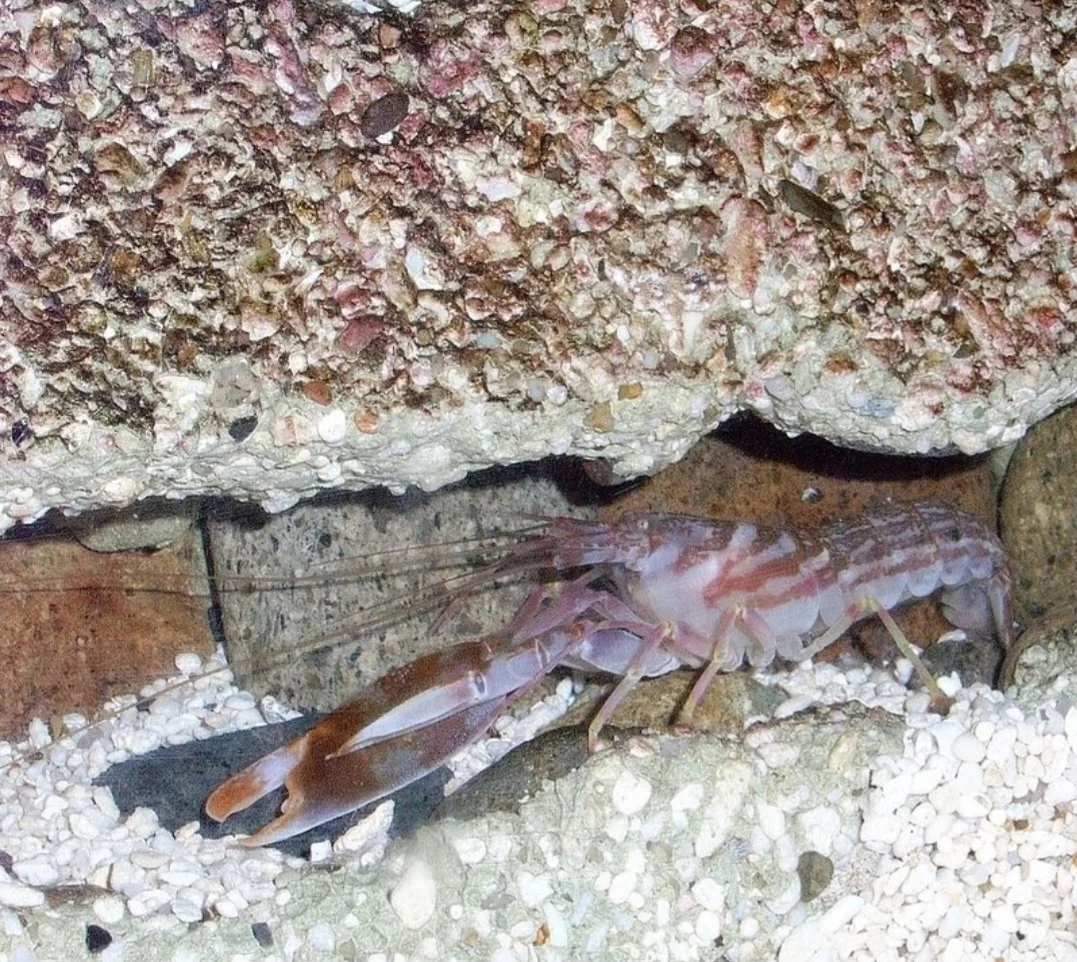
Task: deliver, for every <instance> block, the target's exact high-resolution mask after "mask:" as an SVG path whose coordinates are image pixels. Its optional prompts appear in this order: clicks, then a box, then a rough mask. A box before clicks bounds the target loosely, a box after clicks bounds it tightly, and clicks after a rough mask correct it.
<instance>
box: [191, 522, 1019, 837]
mask: <svg viewBox="0 0 1077 962" xmlns="http://www.w3.org/2000/svg"><path fill="white" fill-rule="evenodd" d="M521 572H523V573H526V572H535V573H544V574H552V575H555V576H557V577H559V578H561V579H562V580H561V581H560V583H558V584H555V585H554V586H545V585H544V586H542V587H539V588H536V589H535V590H534V591H533V592H532V594H531V595H530V596H529V597H528V599H527V601H526V602H525V603H524V605H523V606H522V608H521V609H520V611H519V612H518V613H517V614H516V616H515V617H514V618H513V619H512V621H511V623H510V624H509V625H508V626H507V627H506V628H505V629H503V630H501V631H497V632H494V633H492V634H491V635H490V636H488V637H486V638H484V639H482V640H480V641H474V642H465V643H463V644H458V645H455V646H453V647H450V648H447V649H445V650H442V651H439V652H436V653H434V654H431V655H427V656H424V657H422V658H419V659H417V660H416V661H413V662H412V663H410V664H408V665H405V666H403V667H402V668H399V669H396V670H394V671H392V672H389V673H388V674H387V675H385V676H384V677H383V678H382V679H380V680H379V681H378V682H376V683H375V684H373V685H371V686H369V687H368V688H367V689H366V690H365V691H364V692H363V693H362V694H361V695H360V696H359V697H358V698H357V699H355V700H354V701H352V702H349V703H348V704H347V705H345V706H344V707H342V708H340V709H338V710H337V711H336V712H334V713H332V714H331V715H330V716H328V717H327V718H326V719H324V720H323V721H322V722H321V723H320V724H319V725H317V726H316V727H315V728H313V729H311V730H310V731H309V732H307V733H306V734H304V735H303V736H301V737H300V738H298V739H296V740H295V741H293V742H291V743H289V744H288V745H286V746H284V747H283V748H280V749H278V750H277V751H275V752H272V753H271V754H269V755H267V756H265V757H264V758H262V759H260V760H258V761H256V762H255V763H254V764H252V765H250V766H249V767H248V768H247V769H245V770H244V771H242V772H240V773H239V774H237V775H235V776H233V777H232V778H230V779H228V780H227V781H226V782H224V783H223V784H222V785H220V786H219V787H218V788H217V789H216V790H215V791H214V792H213V793H212V795H211V796H210V797H209V799H208V801H207V803H206V811H207V813H208V814H209V815H210V816H211V817H212V818H214V819H216V820H218V821H223V820H224V819H226V818H228V817H229V816H230V815H232V814H234V813H235V812H238V811H241V810H243V809H245V808H246V807H248V806H249V805H251V804H252V803H253V802H255V801H257V800H258V799H259V798H261V797H263V796H264V795H265V794H267V793H268V792H270V791H272V790H274V789H276V788H277V787H279V786H280V785H282V784H283V785H284V786H285V787H286V788H287V790H288V798H287V800H286V802H285V805H284V807H283V814H282V815H281V816H280V817H279V818H277V819H276V820H274V821H273V822H271V823H270V824H269V825H267V826H265V827H264V828H263V829H262V830H261V831H259V832H257V833H256V834H255V835H253V836H251V837H249V838H247V839H245V840H243V842H242V844H244V845H248V846H256V845H264V844H270V843H272V842H275V841H278V840H281V839H284V838H288V837H290V836H292V835H296V834H299V833H300V832H303V831H306V830H307V829H309V828H312V827H314V826H316V825H319V824H321V823H323V822H326V821H328V820H330V819H332V818H335V817H337V816H339V815H342V814H345V813H347V812H350V811H353V810H355V809H357V808H359V807H361V806H363V805H366V804H368V803H369V802H372V801H375V800H377V799H379V798H382V797H384V796H385V795H388V794H390V793H391V792H393V791H395V790H396V789H398V788H400V787H402V786H404V785H406V784H408V783H410V782H412V781H414V780H416V779H418V778H420V777H421V776H422V775H424V774H425V773H427V772H429V771H431V770H432V769H434V768H436V767H438V766H440V765H441V764H443V763H444V762H445V761H447V760H448V759H449V758H450V757H452V756H453V755H454V754H456V753H457V752H459V751H460V750H461V749H463V748H465V747H466V746H467V745H468V744H469V743H471V742H472V741H474V740H475V739H477V738H478V737H480V736H481V735H482V734H483V733H484V732H485V731H486V730H487V728H488V727H489V726H490V725H491V724H492V723H493V721H494V720H495V719H496V717H497V716H498V715H500V714H501V713H502V712H503V711H504V710H505V708H506V707H508V705H509V704H511V702H512V701H513V700H514V699H516V698H518V697H519V696H520V695H521V693H523V692H525V691H527V690H528V689H529V688H530V687H531V686H532V685H533V684H535V683H536V682H537V681H538V680H539V679H541V678H542V677H543V676H544V675H545V674H546V673H548V672H549V671H550V670H552V669H553V668H554V667H555V666H557V665H567V666H571V667H575V668H579V669H583V670H586V671H592V672H598V673H603V674H610V675H615V676H619V679H620V680H619V681H618V683H617V684H616V685H615V686H614V688H613V690H612V692H611V693H610V694H609V695H608V696H607V698H606V700H605V701H604V702H603V704H602V706H601V707H600V709H599V711H598V713H597V715H596V716H595V718H594V720H593V722H592V723H591V727H590V730H589V746H590V747H591V749H592V750H594V749H595V748H596V747H597V744H598V738H599V733H600V732H601V729H602V727H603V726H604V725H605V723H606V722H607V721H608V720H609V718H610V716H611V715H612V713H613V711H614V709H615V708H616V706H617V705H618V703H619V702H620V701H621V700H623V698H624V697H625V695H626V694H627V693H628V692H629V690H630V689H631V688H632V687H633V686H634V685H635V684H636V683H637V682H638V681H639V680H640V679H641V678H643V677H651V676H656V675H660V674H664V673H666V672H668V671H671V670H673V669H674V668H676V667H678V666H681V665H684V666H688V667H690V668H694V669H697V670H698V671H699V675H698V678H697V681H696V683H695V685H694V687H693V688H692V690H691V692H690V694H689V696H688V699H687V701H686V703H685V705H684V710H683V717H684V719H685V720H690V718H691V714H692V711H693V709H694V707H695V706H696V704H697V703H698V701H699V699H700V698H701V697H702V695H703V694H704V693H705V691H706V689H707V687H708V686H709V685H710V683H711V682H712V681H713V679H714V677H715V675H716V674H717V673H718V672H720V671H722V672H728V671H734V670H736V669H737V668H738V667H740V666H741V665H742V664H743V663H744V662H747V663H748V664H750V665H751V666H753V667H756V668H761V667H765V666H767V665H769V664H771V663H772V662H773V661H774V660H775V659H776V658H779V657H780V658H783V659H786V660H788V661H793V662H796V661H802V660H805V659H807V658H810V657H812V656H814V655H816V654H818V653H819V652H821V651H822V650H823V649H825V648H826V647H827V646H829V645H830V644H832V643H833V642H834V641H836V640H837V639H838V638H839V637H840V636H841V635H842V634H844V633H845V631H846V630H848V628H849V627H850V626H851V625H853V624H854V623H856V622H858V621H860V620H863V619H866V618H870V617H878V618H879V619H880V620H881V621H882V622H883V624H884V625H885V626H886V628H887V629H888V630H889V632H890V634H891V635H892V637H893V638H894V640H895V642H896V643H897V644H898V646H899V647H900V648H901V650H902V651H903V652H904V653H905V654H906V656H907V657H909V658H910V660H912V661H913V663H914V665H917V666H918V670H920V672H921V674H922V677H923V678H924V681H925V683H926V684H927V685H928V687H929V688H931V689H932V690H933V691H934V692H935V693H938V689H937V687H936V686H935V683H934V680H933V679H932V678H931V676H930V675H929V674H928V673H927V671H926V669H924V668H923V666H922V665H920V663H919V660H918V659H917V658H916V655H915V653H914V652H913V651H912V649H911V647H910V646H909V643H908V641H907V640H906V639H905V638H904V636H903V635H902V633H901V631H900V629H899V628H898V626H897V625H896V623H895V622H894V621H893V618H892V617H891V615H890V611H891V609H893V608H896V607H898V606H900V605H902V604H904V603H905V602H907V601H910V600H912V599H915V598H921V597H926V596H928V595H932V594H935V593H937V592H938V593H940V595H941V602H942V608H943V613H944V615H945V616H946V618H947V619H948V620H949V621H950V622H951V623H952V624H953V625H954V626H955V627H958V628H962V629H966V630H968V631H969V632H972V633H975V634H977V635H982V634H994V635H995V637H996V638H997V639H998V640H999V641H1000V642H1001V643H1002V645H1003V646H1004V647H1005V648H1007V649H1008V648H1009V647H1010V646H1011V645H1012V643H1013V618H1012V613H1011V576H1010V571H1009V567H1008V565H1007V561H1006V557H1005V554H1004V552H1003V549H1002V545H1001V544H1000V542H999V541H998V539H997V538H996V537H995V535H994V534H993V533H992V532H991V531H990V530H989V528H988V527H987V526H986V525H985V524H983V523H982V522H981V521H979V520H977V519H975V518H973V517H971V516H970V515H968V514H966V513H964V512H962V511H960V510H958V509H956V508H953V507H950V506H948V505H944V504H935V503H930V502H916V503H911V504H900V505H899V504H893V505H888V506H885V507H882V508H879V509H876V510H874V511H872V512H870V513H868V514H866V515H864V516H863V517H861V518H857V519H851V520H848V521H842V522H838V523H835V524H833V525H831V526H829V527H827V528H825V529H824V530H822V531H821V532H819V533H817V534H812V535H809V534H803V533H798V532H794V531H784V530H777V529H768V528H763V527H757V526H755V525H752V524H746V523H740V522H734V521H706V520H702V519H699V518H694V517H688V516H682V515H663V514H633V515H627V516H625V517H624V518H623V519H622V520H620V521H618V522H616V523H612V524H604V523H600V522H590V521H580V520H576V519H569V518H556V519H553V520H551V521H550V522H549V524H548V526H547V528H546V530H545V531H544V532H543V533H540V534H538V535H536V536H534V537H532V538H530V539H528V540H525V541H523V542H521V543H520V544H518V545H516V546H515V547H512V548H510V549H509V550H508V552H507V554H506V555H505V556H504V557H503V558H502V559H501V560H499V561H496V562H493V563H492V564H490V565H489V566H488V567H486V568H484V569H481V570H479V571H478V572H476V573H474V574H473V575H471V576H469V577H468V578H465V579H463V580H462V581H461V582H460V583H458V585H457V587H456V596H457V597H459V596H462V595H464V594H466V593H468V592H470V591H474V590H476V589H478V588H480V587H482V586H485V585H487V584H490V583H491V582H493V581H496V580H498V579H500V578H503V577H506V576H509V575H514V574H519V573H521Z"/></svg>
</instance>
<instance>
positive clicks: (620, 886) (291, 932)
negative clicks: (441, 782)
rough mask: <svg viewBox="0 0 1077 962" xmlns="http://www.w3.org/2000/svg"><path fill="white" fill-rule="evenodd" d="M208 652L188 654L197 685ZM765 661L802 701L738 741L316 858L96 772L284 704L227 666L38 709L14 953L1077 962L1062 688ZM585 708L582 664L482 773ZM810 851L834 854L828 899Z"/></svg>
mask: <svg viewBox="0 0 1077 962" xmlns="http://www.w3.org/2000/svg"><path fill="white" fill-rule="evenodd" d="M196 661H197V660H196V659H194V658H192V657H189V656H181V658H180V659H178V662H179V667H180V668H181V669H182V670H183V671H184V672H185V673H188V674H195V673H197V672H198V671H200V670H202V668H203V666H201V665H199V664H197V663H196ZM901 668H907V666H901V665H899V674H901V673H902V672H901V670H900V669H901ZM761 677H763V676H761ZM766 677H767V678H768V680H769V683H773V684H778V685H781V686H782V687H783V688H784V689H785V691H786V692H787V693H788V698H787V699H786V700H785V702H784V703H783V704H782V705H781V706H780V707H779V709H778V710H777V712H776V713H775V718H774V719H772V720H768V721H760V720H756V721H755V724H754V725H753V726H751V728H750V730H749V731H748V732H746V734H745V736H744V738H743V739H742V740H738V741H737V743H735V744H727V743H721V744H719V743H718V740H715V739H707V738H705V737H702V736H687V737H685V736H680V737H673V736H665V735H663V736H655V737H654V738H640V739H635V740H633V741H632V742H631V743H630V744H629V745H628V746H627V747H625V748H622V749H621V750H619V751H616V752H607V753H604V754H602V755H601V756H599V757H597V758H595V759H593V760H592V761H591V763H590V764H588V765H587V766H585V767H584V769H582V770H581V771H579V772H577V773H573V775H572V776H569V777H568V778H566V779H565V780H564V782H563V783H562V782H558V783H557V785H556V786H553V787H552V788H551V789H549V790H547V791H544V792H541V793H540V794H539V796H538V797H537V798H536V799H534V800H533V802H534V803H533V804H532V805H529V806H525V807H524V808H523V809H522V810H521V813H520V815H519V816H518V817H514V818H510V817H508V816H491V817H488V818H484V819H480V820H478V821H477V822H469V823H462V824H460V825H453V824H451V823H450V825H449V826H448V827H444V828H439V829H437V831H436V832H435V831H433V830H432V831H431V832H430V833H429V835H428V836H424V837H423V838H421V839H420V840H419V841H417V842H416V843H412V844H408V845H400V846H397V845H394V846H392V847H390V849H389V852H388V855H387V856H386V855H385V837H384V830H385V827H386V824H387V811H386V810H385V809H384V808H383V809H379V811H378V812H376V813H375V815H373V816H371V819H370V820H368V822H367V823H365V824H364V825H362V826H358V827H357V828H356V829H353V830H352V832H349V833H348V835H346V836H344V837H343V838H341V839H340V840H338V842H337V843H336V844H335V845H333V846H330V845H329V844H328V843H325V844H323V845H321V846H316V847H315V850H314V851H313V852H312V860H311V861H313V862H314V863H315V865H313V866H311V865H310V864H309V863H308V862H306V861H305V860H302V859H296V858H291V857H285V856H282V855H280V854H279V853H277V852H274V851H272V850H255V851H245V850H241V849H238V848H236V847H235V846H234V845H233V844H231V843H230V842H229V841H228V840H227V839H223V840H206V839H203V838H201V837H200V836H199V835H198V832H197V826H196V825H191V826H188V827H185V828H183V829H181V830H179V831H177V832H176V833H175V834H174V835H173V834H172V833H170V832H168V831H166V830H165V829H163V828H161V827H160V826H159V825H158V824H157V820H156V816H155V815H154V813H153V812H151V811H148V810H138V811H136V812H134V813H133V814H132V815H130V816H128V817H127V818H121V816H120V814H119V812H118V811H117V809H116V807H115V805H114V803H113V801H112V798H111V795H110V793H109V791H108V790H107V789H103V788H94V787H92V785H91V781H92V779H93V778H94V776H96V775H97V774H99V773H100V772H101V771H103V770H104V769H105V768H106V767H107V766H108V765H110V764H113V763H115V762H117V761H120V760H121V759H123V758H124V757H127V755H128V754H129V753H136V752H144V751H149V750H152V748H154V747H155V746H157V745H159V744H163V743H168V742H172V743H174V742H176V741H179V740H185V739H190V738H192V737H205V736H206V735H207V734H209V733H211V732H218V731H224V730H228V729H232V728H236V727H241V726H245V725H251V724H255V723H260V722H261V720H262V718H263V716H264V715H265V714H267V713H268V714H274V713H281V711H280V710H279V708H274V707H273V706H269V707H268V711H267V710H266V709H264V708H260V707H259V706H258V705H256V704H255V702H254V700H253V698H251V697H250V696H248V695H246V694H244V693H242V692H240V691H238V690H237V689H236V688H235V687H234V686H233V685H232V684H231V681H230V680H229V678H228V676H227V674H217V675H215V676H213V677H212V678H206V679H203V680H201V681H195V683H194V684H193V685H190V686H186V687H184V688H182V689H179V690H176V691H169V692H167V693H165V694H163V695H161V696H159V697H158V699H157V700H156V701H155V702H154V703H153V706H152V708H151V710H150V711H148V712H138V711H136V710H135V709H134V708H129V709H127V710H125V711H122V712H120V714H119V715H118V717H116V718H115V719H113V720H112V721H110V722H108V723H106V724H103V725H99V726H92V727H85V726H84V723H83V722H82V720H80V719H75V718H71V719H68V728H69V729H70V733H65V734H64V735H63V736H62V737H60V738H59V739H58V740H55V741H54V740H53V739H52V737H51V736H50V733H49V731H48V728H47V727H46V726H45V725H44V724H43V723H35V724H33V725H32V726H31V729H30V733H29V743H28V744H24V745H20V746H11V745H7V744H2V745H0V758H2V759H3V763H4V764H5V765H6V766H7V767H6V770H5V771H4V775H3V779H2V781H0V851H2V852H3V853H5V855H6V858H5V860H4V868H3V870H0V959H12V960H15V959H18V960H20V962H27V960H32V959H37V960H46V959H54V958H55V959H70V958H77V957H80V955H81V954H82V953H85V952H86V951H87V949H86V937H87V925H89V924H93V925H97V926H100V927H101V928H102V929H105V930H106V931H107V932H108V934H109V935H110V936H111V937H112V942H111V944H110V945H109V946H108V947H107V948H106V949H105V950H104V952H102V953H101V954H100V955H98V956H97V957H99V958H105V959H119V958H130V959H135V958H137V959H154V958H162V959H174V960H185V959H197V958H209V957H220V958H243V959H252V960H253V959H266V960H281V959H305V958H317V957H320V954H321V953H330V952H333V953H337V954H339V955H342V956H344V957H348V958H356V959H369V960H371V962H375V960H385V959H389V958H402V959H411V958H416V959H417V958H439V959H453V958H459V959H479V958H482V959H495V960H497V962H509V960H513V959H526V958H536V957H537V958H539V959H572V958H577V957H579V955H580V954H581V953H591V954H592V957H604V956H608V957H614V956H616V957H618V958H627V957H628V956H625V955H621V954H618V953H621V952H622V951H626V950H627V949H626V948H625V947H632V946H635V955H634V957H636V958H647V959H718V958H724V959H729V960H730V962H747V960H752V959H765V958H773V957H774V955H775V953H777V958H778V959H779V962H794V960H808V959H816V960H826V959H864V960H868V959H871V960H887V959H895V960H897V959H899V958H907V959H922V960H929V959H930V960H935V959H943V960H957V959H962V960H976V959H984V960H994V959H996V958H1006V959H1008V960H1012V962H1023V960H1034V959H1052V960H1059V959H1061V960H1069V959H1073V960H1077V947H1075V936H1074V925H1075V919H1074V898H1075V895H1074V881H1075V878H1077V870H1075V868H1074V864H1073V860H1074V858H1075V857H1077V816H1075V815H1074V814H1073V813H1072V812H1071V806H1072V805H1073V803H1074V801H1075V800H1077V708H1075V707H1074V706H1073V705H1071V704H1070V702H1069V700H1068V698H1067V697H1066V696H1065V695H1064V694H1061V693H1060V692H1054V693H1048V696H1047V697H1046V699H1045V700H1044V701H1043V702H1042V703H1040V704H1037V705H1035V706H1029V705H1018V704H1017V703H1016V702H1015V701H1014V700H1013V698H1012V697H1010V696H1006V695H1003V694H1001V693H998V692H994V691H991V690H989V689H986V688H984V687H982V686H973V687H972V688H970V689H958V688H957V682H956V680H955V679H944V680H943V684H944V685H946V686H947V687H948V688H949V690H950V691H951V692H952V693H953V694H954V695H955V698H956V703H955V705H954V707H953V709H952V710H951V712H950V714H949V716H948V717H947V718H940V717H939V716H938V715H934V714H930V713H928V712H927V711H926V708H927V699H926V696H925V695H924V694H922V693H917V692H912V693H910V692H909V691H908V690H906V689H905V687H904V686H903V685H902V684H901V683H900V682H899V680H898V679H896V678H895V676H894V674H893V673H892V672H887V671H882V670H877V669H865V668H850V669H847V670H844V671H843V670H839V669H838V668H836V667H834V666H831V665H818V666H814V667H808V668H800V669H797V670H794V671H790V672H785V673H778V674H771V675H769V676H766ZM160 687H164V683H162V685H161V686H160ZM572 697H573V692H572V684H571V683H570V682H569V681H567V680H566V681H564V682H563V683H562V684H561V686H560V687H559V688H558V690H557V692H556V694H554V695H552V696H550V697H549V698H547V699H546V700H545V701H543V702H540V703H539V704H538V705H536V706H535V708H534V709H533V710H532V711H531V712H530V713H529V714H528V715H526V716H525V717H524V718H522V719H521V720H518V721H508V722H506V723H505V724H504V725H502V726H501V729H502V730H501V735H503V736H505V737H495V738H492V739H489V740H484V741H483V742H480V743H479V744H478V745H477V746H476V747H475V748H474V749H473V750H472V751H471V752H470V753H469V755H468V757H467V758H465V759H462V760H461V761H460V762H459V765H458V769H459V771H460V773H465V772H471V771H474V770H476V769H477V768H479V767H481V764H483V763H488V762H489V761H491V760H496V758H498V757H500V756H501V755H502V754H503V753H504V752H505V751H506V750H507V749H508V747H509V746H510V745H511V744H513V743H515V742H516V741H518V740H521V739H522V738H524V737H529V736H530V735H532V734H533V733H534V732H535V731H536V730H537V729H538V728H539V727H541V726H542V725H544V724H546V723H547V722H548V721H550V720H551V719H552V718H553V717H555V716H556V715H557V714H559V713H560V712H562V711H564V710H565V708H566V707H567V706H568V704H569V703H570V702H571V699H572ZM856 703H860V704H861V705H862V706H866V707H867V709H869V710H867V711H865V710H864V709H863V708H861V707H857V705H856ZM820 706H832V707H830V708H821V707H820ZM456 781H457V780H454V783H453V784H455V782H456ZM432 839H433V841H432ZM432 853H434V854H432ZM806 853H808V854H810V855H811V856H812V860H813V864H816V865H818V864H823V865H827V864H828V865H829V868H830V870H832V880H829V881H828V882H827V883H825V884H824V885H823V887H822V891H821V893H820V894H817V893H816V892H815V891H809V889H811V888H812V885H810V884H809V883H808V882H807V881H806V869H805V867H804V866H805V857H806ZM319 863H325V864H319ZM326 866H332V868H333V869H334V871H333V872H331V873H328V874H327V872H326ZM66 886H80V887H81V888H79V889H78V890H77V891H78V892H79V893H80V897H79V899H78V900H77V904H72V903H70V902H65V903H64V904H61V905H57V900H56V898H55V895H54V894H50V895H47V894H46V891H47V890H48V891H50V892H54V891H55V890H56V889H57V888H59V887H66ZM815 887H818V886H815ZM72 891H75V890H72ZM206 918H208V919H210V920H209V921H203V920H204V919H206ZM252 925H253V926H254V928H252ZM345 947H346V948H345ZM394 953H397V954H396V955H394ZM595 953H597V954H595Z"/></svg>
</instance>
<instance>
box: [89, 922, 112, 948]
mask: <svg viewBox="0 0 1077 962" xmlns="http://www.w3.org/2000/svg"><path fill="white" fill-rule="evenodd" d="M110 945H112V933H111V932H109V930H108V929H104V928H102V927H101V926H100V925H94V924H93V923H92V922H91V923H90V924H89V925H87V926H86V951H87V952H89V953H90V955H97V954H98V953H99V952H104V951H105V949H107V948H108V947H109V946H110Z"/></svg>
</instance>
